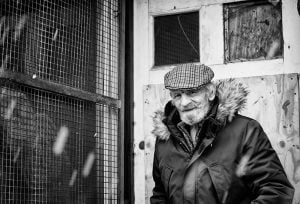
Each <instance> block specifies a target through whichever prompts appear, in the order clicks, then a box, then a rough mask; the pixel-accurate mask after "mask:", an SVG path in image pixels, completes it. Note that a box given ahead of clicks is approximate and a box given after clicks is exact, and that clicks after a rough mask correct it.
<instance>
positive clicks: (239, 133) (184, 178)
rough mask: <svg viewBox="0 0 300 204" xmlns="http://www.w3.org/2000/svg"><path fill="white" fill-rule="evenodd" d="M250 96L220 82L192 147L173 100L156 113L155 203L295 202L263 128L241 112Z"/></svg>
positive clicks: (236, 86) (229, 82)
mask: <svg viewBox="0 0 300 204" xmlns="http://www.w3.org/2000/svg"><path fill="white" fill-rule="evenodd" d="M246 96H247V91H246V89H245V88H244V87H243V85H242V84H239V83H236V82H235V81H234V80H227V81H224V82H222V83H219V84H218V86H217V97H216V99H215V101H214V102H213V104H212V108H211V110H210V112H209V114H208V116H207V117H206V118H205V119H204V122H203V124H202V127H201V129H200V130H199V132H198V137H199V138H200V139H199V141H200V142H199V143H198V144H197V146H196V147H195V148H193V149H191V148H189V147H188V145H187V142H186V137H184V134H183V131H181V130H180V129H179V128H178V126H177V124H178V123H180V117H179V113H178V112H177V110H176V108H175V107H174V106H173V105H172V103H170V102H169V103H168V104H167V105H166V107H165V110H164V112H157V113H156V116H155V117H154V126H155V129H154V131H153V133H154V134H155V135H156V136H157V139H156V145H155V153H154V162H153V179H154V181H155V186H154V188H153V195H152V197H151V199H150V200H151V203H152V204H156V203H160V204H165V203H170V204H192V203H193V204H194V203H195V204H196V203H197V204H198V203H203V204H217V203H218V204H219V203H226V204H227V203H228V204H229V203H230V204H250V203H251V204H254V203H259V204H267V203H268V204H277V203H278V204H288V203H292V199H293V194H294V189H293V187H292V186H291V184H290V183H289V181H288V179H287V177H286V174H285V172H284V170H283V167H282V165H281V163H280V161H279V159H278V157H277V154H276V153H275V151H274V150H273V148H272V146H271V144H270V141H269V140H268V138H267V136H266V134H265V132H264V131H263V129H262V127H261V126H260V124H259V123H258V122H257V121H255V120H253V119H251V118H248V117H245V116H241V115H239V114H237V112H238V111H239V110H241V109H242V108H243V107H244V105H245V102H246Z"/></svg>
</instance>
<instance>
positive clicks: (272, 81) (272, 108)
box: [143, 74, 300, 204]
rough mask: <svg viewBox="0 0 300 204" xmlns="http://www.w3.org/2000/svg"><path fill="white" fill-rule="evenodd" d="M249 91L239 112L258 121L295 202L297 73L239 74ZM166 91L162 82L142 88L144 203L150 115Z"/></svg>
mask: <svg viewBox="0 0 300 204" xmlns="http://www.w3.org/2000/svg"><path fill="white" fill-rule="evenodd" d="M237 80H238V81H240V82H242V83H244V84H245V85H246V86H247V87H248V89H249V91H250V94H249V96H248V103H247V106H246V108H245V109H244V110H243V111H242V112H241V114H243V115H246V116H248V117H252V118H254V119H256V120H258V121H259V122H260V124H261V125H262V127H263V128H264V130H265V132H266V133H267V135H268V137H269V139H270V141H271V144H272V146H273V148H274V149H275V151H276V152H277V154H278V156H279V159H280V161H281V163H282V165H283V166H284V169H285V171H286V173H287V175H288V178H289V180H290V181H291V183H292V184H293V185H294V186H295V187H296V193H295V199H294V204H296V203H299V200H300V182H299V181H300V144H299V81H298V80H297V74H288V75H273V76H263V77H248V78H238V79H237ZM168 100H169V93H168V91H167V90H165V89H164V87H163V85H162V84H159V85H148V86H145V88H144V120H143V121H144V136H145V169H146V172H145V178H146V195H145V199H146V203H149V198H150V196H151V195H152V188H153V185H154V183H153V180H152V164H153V153H154V152H153V151H154V145H155V137H154V136H153V134H152V133H151V131H152V128H153V127H152V116H153V115H154V112H155V111H156V110H158V109H160V110H162V109H163V107H164V105H165V103H166V102H167V101H168Z"/></svg>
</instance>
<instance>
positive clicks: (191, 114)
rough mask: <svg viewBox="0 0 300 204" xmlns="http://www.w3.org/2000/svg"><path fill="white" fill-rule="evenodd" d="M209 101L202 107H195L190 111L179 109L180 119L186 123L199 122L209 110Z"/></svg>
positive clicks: (193, 123)
mask: <svg viewBox="0 0 300 204" xmlns="http://www.w3.org/2000/svg"><path fill="white" fill-rule="evenodd" d="M209 107H210V106H209V103H208V104H207V105H206V106H204V107H201V108H199V107H196V108H194V109H193V110H190V111H183V112H181V111H179V115H180V118H181V120H182V121H183V122H184V123H186V124H188V125H195V124H197V123H199V122H201V121H202V120H203V119H204V118H205V117H206V115H207V113H208V111H209Z"/></svg>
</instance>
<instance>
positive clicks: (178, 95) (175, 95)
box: [171, 93, 181, 98]
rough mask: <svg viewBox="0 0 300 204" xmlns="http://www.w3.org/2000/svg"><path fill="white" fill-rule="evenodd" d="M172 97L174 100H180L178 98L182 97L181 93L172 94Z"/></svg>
mask: <svg viewBox="0 0 300 204" xmlns="http://www.w3.org/2000/svg"><path fill="white" fill-rule="evenodd" d="M171 97H172V98H178V97H181V93H172V94H171Z"/></svg>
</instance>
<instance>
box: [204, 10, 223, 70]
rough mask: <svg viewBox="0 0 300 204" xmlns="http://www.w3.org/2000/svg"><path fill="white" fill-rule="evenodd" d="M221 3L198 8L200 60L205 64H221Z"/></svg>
mask: <svg viewBox="0 0 300 204" xmlns="http://www.w3.org/2000/svg"><path fill="white" fill-rule="evenodd" d="M222 19H223V5H221V4H217V5H209V6H203V7H201V9H200V18H199V21H200V49H201V50H200V57H201V59H200V62H201V63H203V64H206V65H212V64H223V62H224V50H223V49H220V48H222V47H223V44H224V37H223V20H222Z"/></svg>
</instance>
